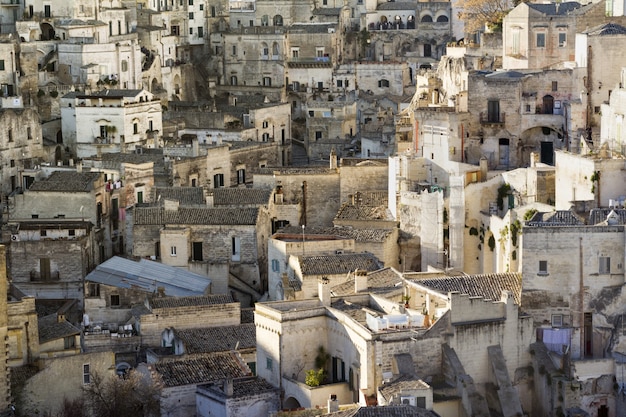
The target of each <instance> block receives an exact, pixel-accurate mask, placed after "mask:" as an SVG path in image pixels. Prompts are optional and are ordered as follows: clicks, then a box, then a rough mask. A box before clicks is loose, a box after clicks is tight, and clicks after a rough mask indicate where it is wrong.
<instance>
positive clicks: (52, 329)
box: [37, 313, 81, 359]
mask: <svg viewBox="0 0 626 417" xmlns="http://www.w3.org/2000/svg"><path fill="white" fill-rule="evenodd" d="M37 324H38V326H39V359H42V358H46V359H51V358H58V357H65V356H73V355H78V354H80V353H81V346H80V334H81V329H79V328H78V327H76V326H74V325H73V324H72V323H70V322H69V321H67V320H66V319H65V316H63V315H61V314H56V313H55V314H50V315H48V316H45V317H40V318H39V319H38V320H37Z"/></svg>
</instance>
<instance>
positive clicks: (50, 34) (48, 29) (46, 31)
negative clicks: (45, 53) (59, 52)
mask: <svg viewBox="0 0 626 417" xmlns="http://www.w3.org/2000/svg"><path fill="white" fill-rule="evenodd" d="M40 27H41V40H42V41H51V40H54V36H55V31H54V28H53V27H52V25H51V24H50V23H42V24H41V26H40Z"/></svg>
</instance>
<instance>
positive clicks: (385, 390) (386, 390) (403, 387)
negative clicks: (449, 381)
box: [378, 375, 430, 401]
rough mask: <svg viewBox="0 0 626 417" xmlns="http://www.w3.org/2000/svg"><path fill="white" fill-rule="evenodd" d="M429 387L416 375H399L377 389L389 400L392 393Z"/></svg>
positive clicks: (396, 393)
mask: <svg viewBox="0 0 626 417" xmlns="http://www.w3.org/2000/svg"><path fill="white" fill-rule="evenodd" d="M429 388H430V386H429V385H428V384H427V383H425V382H424V381H422V380H421V379H419V378H417V377H416V376H412V375H400V376H399V377H398V378H396V379H394V380H393V381H390V382H386V383H385V384H384V385H382V386H381V387H380V388H379V389H378V390H379V391H380V393H381V394H382V396H383V397H385V398H386V399H387V401H389V400H390V399H391V398H392V397H393V396H394V395H398V394H400V393H402V392H403V391H412V390H424V389H429Z"/></svg>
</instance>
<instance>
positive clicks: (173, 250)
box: [170, 246, 176, 256]
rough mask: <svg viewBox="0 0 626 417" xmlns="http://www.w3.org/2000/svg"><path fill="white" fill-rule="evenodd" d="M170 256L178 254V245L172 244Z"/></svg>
mask: <svg viewBox="0 0 626 417" xmlns="http://www.w3.org/2000/svg"><path fill="white" fill-rule="evenodd" d="M170 256H176V246H170Z"/></svg>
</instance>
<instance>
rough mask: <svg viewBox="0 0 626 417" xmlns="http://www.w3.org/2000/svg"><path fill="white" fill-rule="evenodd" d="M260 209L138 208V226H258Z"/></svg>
mask: <svg viewBox="0 0 626 417" xmlns="http://www.w3.org/2000/svg"><path fill="white" fill-rule="evenodd" d="M258 213H259V209H258V208H240V209H238V210H233V209H230V208H221V207H220V208H218V207H203V208H188V207H179V208H178V210H165V209H164V208H162V207H136V208H135V214H134V222H135V223H134V224H136V225H191V224H202V225H256V221H257V217H258Z"/></svg>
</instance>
